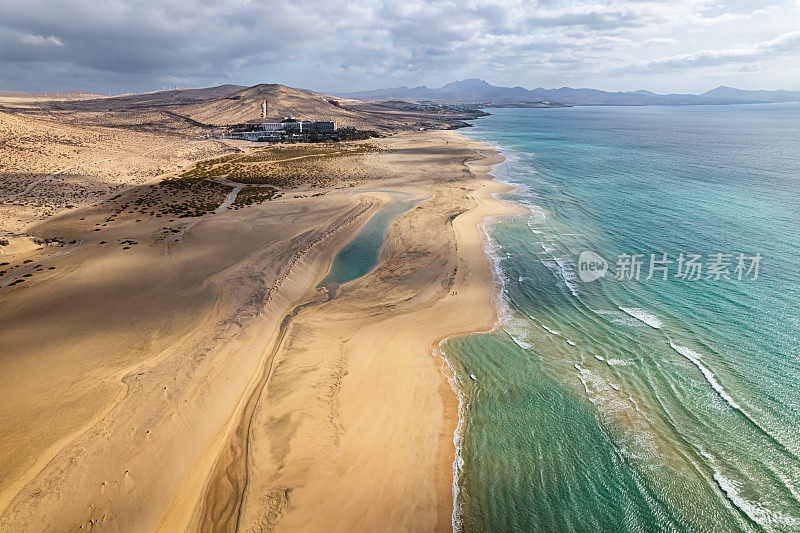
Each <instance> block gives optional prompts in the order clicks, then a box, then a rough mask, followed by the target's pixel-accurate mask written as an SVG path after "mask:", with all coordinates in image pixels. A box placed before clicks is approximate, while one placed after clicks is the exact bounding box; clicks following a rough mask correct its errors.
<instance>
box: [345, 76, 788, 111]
mask: <svg viewBox="0 0 800 533" xmlns="http://www.w3.org/2000/svg"><path fill="white" fill-rule="evenodd" d="M341 96H344V97H348V98H355V99H361V100H366V101H369V100H389V99H394V98H403V99H410V100H415V101H425V100H429V101H433V102H460V103H472V104H481V105H484V106H486V107H490V106H491V104H504V105H505V104H512V103H516V104H530V103H536V102H549V103H559V104H564V105H701V104H706V105H708V104H754V103H767V102H797V101H800V91H742V90H739V89H733V88H730V87H718V88H716V89H713V90H711V91H708V92H706V93H703V94H656V93H653V92H650V91H644V90H639V91H631V92H608V91H601V90H598V89H588V88H580V89H574V88H572V87H561V88H558V89H544V88H542V87H538V88H536V89H525V88H524V87H519V86H517V87H499V86H495V85H492V84H490V83H488V82H486V81H484V80H479V79H474V78H473V79H467V80H461V81H456V82H452V83H448V84H447V85H444V86H442V87H439V88H436V89H432V88H429V87H426V86H425V85H422V86H419V87H413V88H409V87H405V86H402V87H395V88H392V89H378V90H374V91H358V92H351V93H342V94H341Z"/></svg>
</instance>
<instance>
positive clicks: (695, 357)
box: [669, 342, 742, 411]
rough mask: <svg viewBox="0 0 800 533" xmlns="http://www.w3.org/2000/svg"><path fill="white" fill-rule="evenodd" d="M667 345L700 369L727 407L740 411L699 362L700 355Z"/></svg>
mask: <svg viewBox="0 0 800 533" xmlns="http://www.w3.org/2000/svg"><path fill="white" fill-rule="evenodd" d="M669 345H670V346H671V347H672V349H673V350H675V351H676V352H678V353H679V354H681V355H682V356H684V357H685V358H686V359H688V360H689V361H691V362H692V363H694V365H695V366H696V367H697V368H699V369H700V372H701V373H702V374H703V377H705V378H706V381H707V382H708V384H709V385H711V388H712V389H714V390H715V391H716V392H717V394H719V395H720V397H721V398H722V399H723V400H725V401H726V402H727V403H728V405H730V406H731V407H733V408H734V409H736V410H738V411H741V410H742V408H741V407H740V406H739V404H738V403H736V401H735V400H734V399H733V398H731V397H730V395H728V392H727V391H726V390H725V389H724V388H723V387H722V385H720V384H719V382H718V381H717V378H716V377H715V376H714V373H713V372H711V370H709V369H708V368H707V367H706V366H705V365H703V363H701V362H700V354H699V353H697V352H695V351H694V350H692V349H691V348H687V347H686V346H679V345H677V344H675V343H673V342H670V343H669Z"/></svg>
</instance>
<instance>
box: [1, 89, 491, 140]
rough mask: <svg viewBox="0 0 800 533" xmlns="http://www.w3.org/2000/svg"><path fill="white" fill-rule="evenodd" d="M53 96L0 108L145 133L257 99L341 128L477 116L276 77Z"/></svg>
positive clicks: (448, 124) (436, 124) (206, 124)
mask: <svg viewBox="0 0 800 533" xmlns="http://www.w3.org/2000/svg"><path fill="white" fill-rule="evenodd" d="M75 94H80V95H81V96H80V97H75V98H66V99H65V98H57V97H54V96H52V95H50V97H48V98H43V97H42V96H41V95H33V94H20V93H16V94H14V95H13V96H11V95H8V96H5V97H3V95H0V111H2V110H5V111H7V112H10V113H13V114H16V115H29V116H32V117H35V118H38V119H47V120H56V121H59V122H62V123H69V124H73V125H87V126H88V125H91V126H104V127H119V128H127V129H134V130H138V131H150V132H173V133H180V134H187V133H189V134H191V133H195V134H202V135H205V134H208V133H213V132H214V130H215V128H218V127H222V126H228V125H232V124H242V123H245V122H258V121H261V120H262V119H261V103H262V102H263V101H264V100H267V102H268V115H269V116H268V118H267V120H279V119H281V118H283V117H285V116H289V115H291V116H296V117H299V118H303V119H307V120H335V121H336V122H337V123H338V125H339V126H340V127H342V126H345V127H347V126H351V127H356V128H360V129H375V130H382V131H391V130H397V129H410V128H420V127H425V128H453V127H460V126H464V125H465V123H464V122H463V121H464V120H470V119H473V118H475V117H477V116H480V114H481V113H480V112H476V111H474V110H468V109H461V108H451V107H448V106H424V105H419V104H415V103H404V104H403V105H395V104H385V103H374V102H363V101H360V100H353V99H343V98H337V97H333V96H329V95H326V94H322V93H317V92H314V91H309V90H306V89H297V88H293V87H287V86H285V85H278V84H259V85H254V86H252V87H242V86H239V85H221V86H219V87H209V88H203V89H177V90H170V91H157V92H152V93H143V94H131V95H125V96H114V97H109V96H100V97H94V98H92V97H88V96H87V95H88V94H89V93H78V92H75Z"/></svg>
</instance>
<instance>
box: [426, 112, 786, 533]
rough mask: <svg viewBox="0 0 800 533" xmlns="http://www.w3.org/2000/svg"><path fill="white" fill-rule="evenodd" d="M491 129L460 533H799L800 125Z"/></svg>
mask: <svg viewBox="0 0 800 533" xmlns="http://www.w3.org/2000/svg"><path fill="white" fill-rule="evenodd" d="M488 111H489V112H490V113H492V115H491V116H488V117H485V118H482V119H479V120H477V121H475V124H474V127H472V128H469V129H466V130H461V132H462V134H463V135H465V136H467V137H469V138H472V139H477V140H480V141H484V142H487V143H489V144H491V145H493V146H496V147H497V148H498V149H500V150H501V151H502V152H503V154H504V155H505V156H506V158H507V159H506V161H505V162H504V163H502V164H501V165H498V166H497V167H495V169H494V172H493V174H494V175H495V176H496V177H497V179H499V180H501V181H504V182H507V183H509V184H511V185H513V186H514V187H515V189H514V190H513V191H512V192H510V193H507V194H505V195H503V198H504V199H505V200H507V201H509V202H512V203H515V204H520V205H522V206H524V207H525V208H526V213H525V215H523V216H511V217H505V218H501V219H500V220H498V221H494V222H492V223H490V224H487V226H486V228H485V230H486V234H487V238H486V244H485V248H486V252H487V254H488V255H489V256H490V258H491V260H492V264H493V267H494V269H495V273H496V278H497V287H498V289H497V296H496V302H495V305H496V306H497V308H498V312H499V316H500V323H499V326H498V328H497V329H496V330H495V331H494V332H492V333H490V334H479V335H471V336H467V337H460V338H453V339H449V340H448V341H446V342H443V343H442V345H441V350H442V353H443V355H444V356H445V357H446V359H447V361H448V363H449V364H450V366H451V367H452V369H453V371H454V374H455V377H454V381H455V383H454V388H455V389H456V390H457V392H458V393H459V395H460V396H461V400H462V408H461V411H462V412H461V417H462V420H461V423H460V425H459V429H458V431H457V435H456V436H455V439H454V440H455V442H456V445H457V458H456V463H455V465H454V490H455V493H456V495H455V511H454V515H453V525H454V529H457V530H463V531H580V532H584V531H585V532H595V531H600V530H603V531H800V360H798V355H800V349H799V348H798V346H800V270H799V269H798V265H800V104H771V105H747V106H691V107H573V108H556V109H490V110H488ZM584 252H585V253H584ZM582 253H584V255H583V256H582V255H581V254H582ZM579 258H580V261H579Z"/></svg>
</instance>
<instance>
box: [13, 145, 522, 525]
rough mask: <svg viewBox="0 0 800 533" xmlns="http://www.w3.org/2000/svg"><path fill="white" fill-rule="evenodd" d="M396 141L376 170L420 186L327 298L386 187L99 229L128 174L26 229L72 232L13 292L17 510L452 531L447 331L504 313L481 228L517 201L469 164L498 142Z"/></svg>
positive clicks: (133, 521)
mask: <svg viewBox="0 0 800 533" xmlns="http://www.w3.org/2000/svg"><path fill="white" fill-rule="evenodd" d="M378 144H379V147H380V148H381V149H380V150H377V151H373V152H370V153H369V154H367V155H364V156H359V157H361V159H360V163H359V169H358V170H359V172H364V173H366V174H368V175H371V176H374V177H375V179H374V180H371V181H368V182H365V184H364V185H361V187H362V188H364V189H369V190H378V189H391V190H399V191H406V192H409V193H412V194H413V195H415V196H416V197H417V198H420V199H421V201H420V203H419V204H418V205H417V207H415V208H414V209H412V210H411V211H409V212H407V213H406V214H404V215H402V216H401V217H399V218H398V219H397V220H396V221H395V223H394V224H393V225H392V227H391V229H390V233H389V236H388V240H387V242H386V244H385V246H384V249H383V252H382V259H383V261H382V262H381V263H380V265H379V266H378V268H376V269H375V270H374V271H373V272H371V273H370V274H368V275H367V276H365V277H364V278H361V279H359V280H356V281H354V282H351V283H349V284H346V285H344V286H342V287H341V288H340V290H339V291H337V294H336V298H335V299H333V300H331V301H326V298H325V295H324V294H321V293H319V292H318V291H316V290H315V288H314V287H315V286H316V284H317V282H318V281H319V280H320V279H321V278H322V277H323V276H324V275H325V273H326V271H327V268H328V267H329V265H330V262H331V260H332V258H333V256H334V254H335V251H336V249H338V248H339V247H341V246H342V245H343V244H344V243H345V242H347V240H349V239H350V238H351V237H352V236H353V235H354V234H355V233H356V232H357V231H358V229H359V228H360V227H361V225H362V224H363V223H364V222H365V221H366V220H367V219H368V218H369V216H371V213H374V212H375V210H376V209H377V208H378V207H379V206H381V205H383V204H384V203H385V202H386V201H387V197H386V195H385V194H382V193H375V192H362V193H358V190H357V189H358V188H354V187H346V188H337V185H332V186H328V187H323V188H315V189H311V190H308V191H307V192H304V190H303V188H302V186H298V187H295V188H294V189H288V190H286V191H285V193H286V194H285V195H284V196H283V197H281V198H279V199H277V200H272V201H268V202H264V203H262V204H259V205H255V206H252V207H247V208H240V209H235V210H228V211H226V212H225V213H219V214H216V215H205V216H202V217H199V218H189V219H176V220H174V221H173V220H165V218H166V217H162V218H156V217H154V216H149V217H147V216H145V217H142V218H143V220H142V221H141V222H137V220H138V219H137V218H136V217H137V216H140V217H141V216H142V215H139V214H138V212H135V213H133V214H126V213H127V212H126V211H123V212H122V213H121V214H119V215H116V217H118V218H116V220H115V221H114V222H113V223H109V224H107V226H102V225H101V224H102V223H103V221H104V220H106V219H107V218H108V213H109V210H112V208H113V206H117V205H120V202H129V201H132V200H130V199H129V198H128V196H126V195H130V198H136V197H137V196H136V195H137V194H139V195H141V194H144V193H143V192H142V191H143V190H144V191H146V190H148V189H146V188H145V189H133V190H131V191H128V192H126V193H123V195H122V196H121V197H119V198H117V199H115V200H114V202H116V203H100V204H99V205H98V206H97V207H91V208H87V209H81V210H75V211H69V212H67V213H65V214H63V215H61V216H58V217H54V218H51V219H49V220H48V221H46V222H44V223H41V224H39V225H38V226H36V227H34V228H32V231H31V233H32V234H35V235H37V236H38V237H39V238H42V239H47V238H55V237H60V238H63V237H64V236H69V237H73V238H74V241H75V244H69V242H72V241H68V242H67V243H65V244H62V245H58V246H46V247H44V248H42V249H38V250H27V251H25V252H24V253H21V254H15V255H14V256H12V259H13V261H14V265H13V266H14V267H15V272H16V274H15V275H16V276H20V275H21V273H22V272H27V271H29V272H30V273H32V274H33V275H32V277H29V278H25V279H26V281H25V283H23V284H22V285H20V286H14V287H6V286H5V285H4V286H3V288H2V289H0V291H1V292H2V298H3V301H4V303H5V304H6V305H3V306H2V307H1V308H0V323H2V324H3V325H4V326H3V328H4V334H3V335H2V336H0V354H3V355H2V356H0V358H1V359H0V364H2V365H3V369H4V372H3V373H2V376H0V391H2V392H0V406H2V407H0V409H1V410H2V412H0V415H2V416H0V433H2V434H3V435H4V446H3V447H2V449H0V529H3V530H15V529H18V528H19V527H20V526H21V525H23V524H24V526H25V527H26V528H28V529H30V528H32V529H35V530H50V529H59V530H61V529H72V528H78V527H80V526H83V527H89V526H92V525H102V526H104V527H107V528H111V529H118V530H137V531H147V530H164V531H175V530H187V529H189V530H195V529H203V530H210V529H213V530H236V529H240V530H250V529H258V528H262V529H271V528H277V529H286V530H296V529H301V530H326V531H329V530H332V529H333V530H345V529H347V530H352V529H362V530H375V529H386V528H388V529H431V528H433V527H438V528H440V529H448V528H449V519H450V516H449V515H450V510H451V504H452V500H451V498H452V495H451V493H450V490H451V466H450V463H451V462H452V459H453V456H452V454H453V450H452V432H453V429H454V427H455V420H454V417H455V414H456V413H455V397H454V396H453V394H452V391H450V390H449V387H448V385H447V383H446V379H445V376H444V375H443V373H442V372H443V370H442V364H441V360H439V359H437V358H436V357H435V356H434V355H433V354H432V348H433V347H434V346H435V345H436V343H437V342H438V341H439V340H440V339H441V338H443V337H445V336H448V335H454V334H462V333H467V332H470V331H474V330H482V329H487V328H490V327H491V326H492V324H493V323H494V309H493V307H492V306H491V303H490V296H491V291H492V290H493V289H492V279H491V273H490V270H489V267H488V262H487V260H486V258H485V257H484V255H483V253H482V249H481V241H480V238H479V233H478V229H477V225H478V223H479V222H480V221H481V220H482V219H483V217H484V216H486V215H488V214H492V213H500V212H505V211H507V209H508V208H507V207H506V206H505V205H504V204H500V203H499V202H497V201H496V200H493V199H492V198H491V196H490V194H489V193H490V192H492V191H496V190H501V189H502V187H500V186H499V185H497V184H496V183H495V182H493V181H491V180H489V179H487V178H486V177H484V176H482V175H481V174H480V173H479V172H478V170H474V171H473V172H472V173H470V172H468V168H467V167H466V166H465V162H466V161H467V160H469V159H478V158H480V157H482V156H481V155H480V154H478V153H477V152H475V151H474V149H475V148H478V149H480V150H481V151H482V152H483V153H485V154H488V153H489V152H487V151H486V149H485V147H480V146H476V145H474V144H473V143H469V142H468V141H465V140H464V139H462V138H461V137H459V136H456V135H453V134H450V133H446V132H425V133H413V134H411V133H408V134H401V135H396V136H393V137H390V138H386V139H380V140H379V141H378ZM346 167H347V164H346V163H344V164H343V166H342V167H341V172H346V171H347V170H348V169H347V168H346ZM330 168H334V167H330ZM343 175H344V174H343ZM340 183H341V182H340ZM320 192H322V193H324V195H323V196H319V195H318V194H319V193H320ZM223 196H224V195H223ZM220 201H222V200H220ZM122 205H128V204H127V203H124V204H122ZM96 224H97V225H96ZM165 227H166V228H171V229H168V230H164V229H163V228H165ZM98 228H99V231H95V230H96V229H98ZM173 230H174V231H173ZM101 242H104V243H105V244H100V243H101ZM131 242H133V243H135V244H129V243H131ZM126 247H127V249H126ZM23 257H24V258H28V259H31V262H30V263H23V261H22V259H23ZM50 267H54V268H53V269H52V270H51V269H50ZM24 269H29V270H24ZM287 317H288V318H287ZM56 413H57V414H56Z"/></svg>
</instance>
